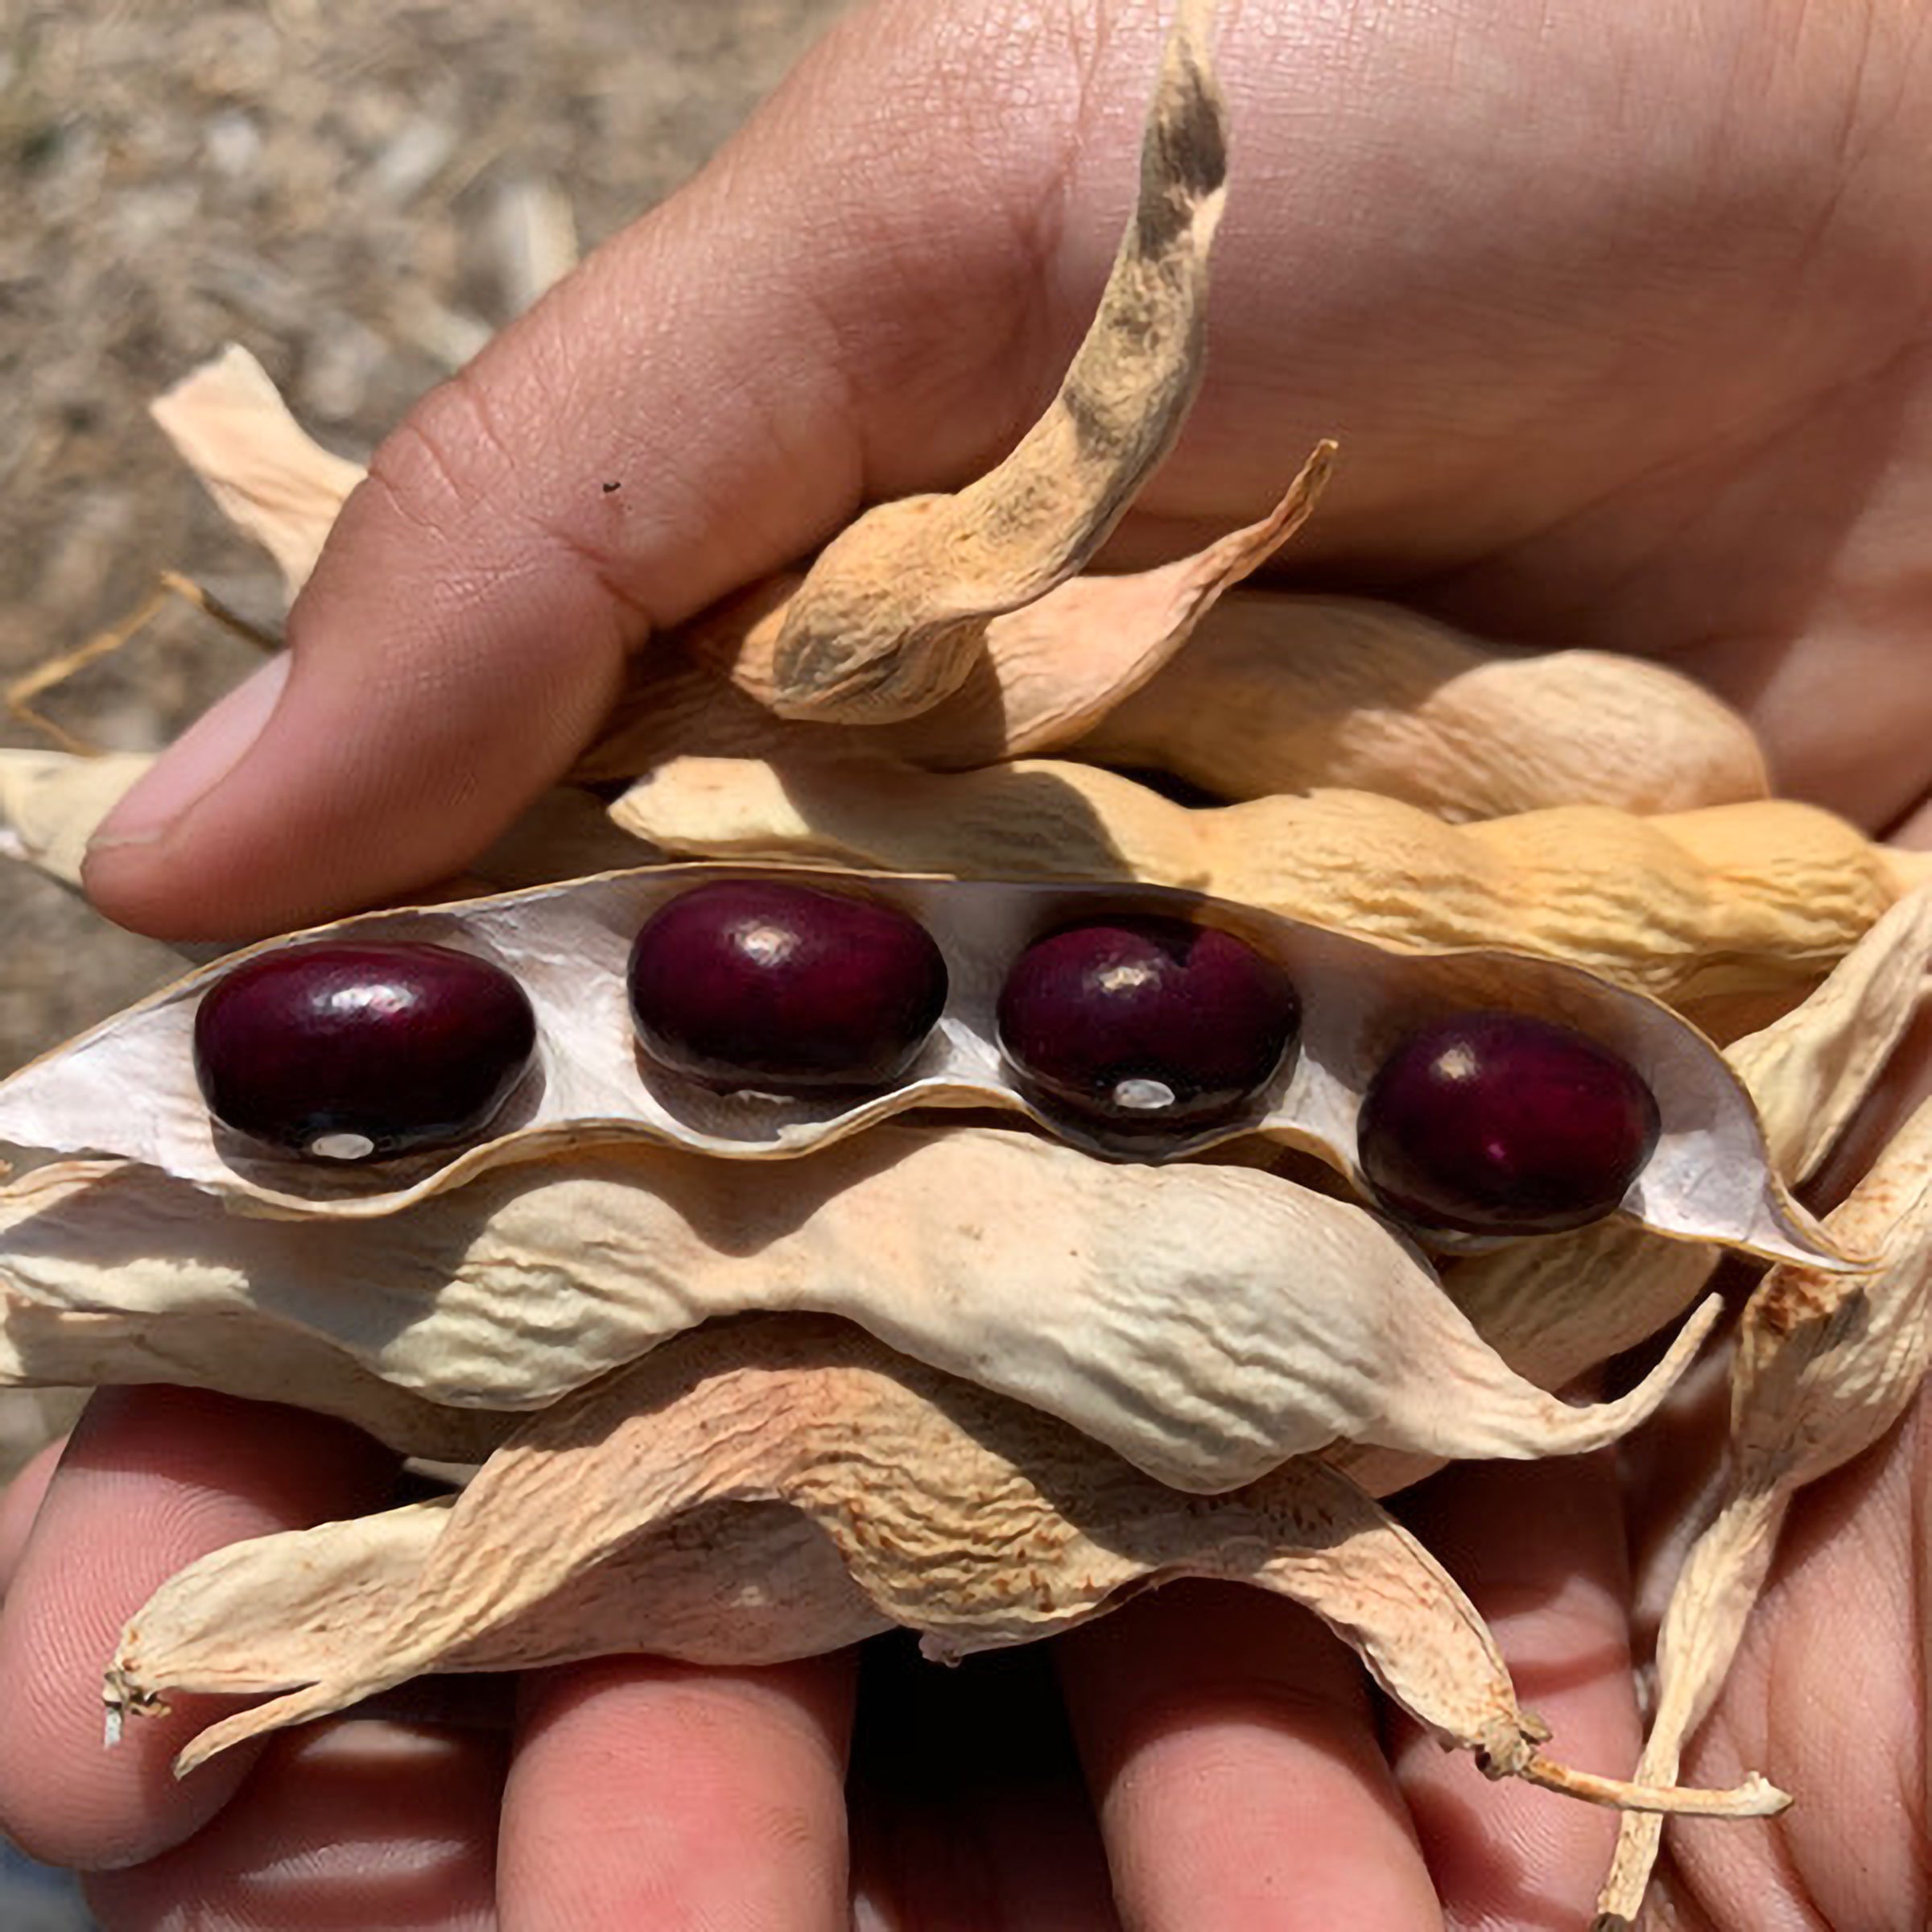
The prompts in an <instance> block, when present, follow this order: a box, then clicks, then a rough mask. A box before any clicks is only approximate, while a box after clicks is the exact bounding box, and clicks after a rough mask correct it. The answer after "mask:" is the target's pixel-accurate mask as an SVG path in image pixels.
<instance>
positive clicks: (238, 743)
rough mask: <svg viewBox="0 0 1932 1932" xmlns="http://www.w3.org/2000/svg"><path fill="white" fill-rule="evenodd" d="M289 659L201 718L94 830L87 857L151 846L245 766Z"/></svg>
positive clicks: (281, 655)
mask: <svg viewBox="0 0 1932 1932" xmlns="http://www.w3.org/2000/svg"><path fill="white" fill-rule="evenodd" d="M288 662H289V658H288V653H287V651H286V650H284V651H280V652H278V653H277V654H276V655H275V656H274V657H272V658H270V659H269V661H268V662H267V663H266V664H264V665H263V666H262V668H261V669H260V670H259V671H255V672H254V673H253V674H252V675H250V677H248V678H247V679H245V680H244V681H243V682H242V683H239V684H237V686H236V687H235V688H234V689H233V691H230V692H229V694H228V695H227V696H225V698H222V699H221V700H219V701H218V702H217V703H216V704H213V706H211V707H210V708H209V709H208V710H207V711H206V712H203V714H202V715H201V716H200V717H199V718H197V719H196V720H195V722H194V723H193V724H192V725H190V726H189V727H188V729H187V730H186V731H184V733H182V734H181V736H180V737H179V738H177V739H176V740H175V742H174V744H173V745H171V746H170V747H169V748H168V749H167V750H166V751H165V752H163V753H162V755H161V759H160V762H159V763H158V764H157V765H156V766H155V768H154V769H153V770H151V771H150V772H149V773H148V774H147V777H145V778H142V781H141V782H140V783H139V784H138V785H137V786H135V787H134V790H133V791H130V792H129V793H128V795H127V796H126V798H124V799H122V800H121V802H120V803H118V805H116V806H115V807H114V810H113V811H110V812H109V814H108V815H107V816H106V817H105V819H102V820H101V824H99V825H98V826H97V828H95V832H94V836H93V837H92V838H91V839H89V840H88V842H87V848H88V850H89V852H105V851H107V850H109V849H111V848H114V847H115V846H118V845H151V844H154V842H155V840H158V839H159V838H162V837H163V836H165V835H166V833H167V829H168V828H169V827H170V826H171V825H172V824H174V823H175V820H176V819H179V818H180V816H181V815H182V813H183V812H184V811H187V810H188V807H189V806H191V805H192V804H193V803H195V802H196V800H197V799H203V798H205V797H206V796H207V795H208V793H209V792H211V791H213V790H214V788H215V787H216V786H217V785H218V784H220V783H221V781H222V780H223V779H224V778H226V777H227V776H228V774H229V773H230V772H231V771H233V770H234V768H235V767H236V766H237V765H239V764H240V763H241V762H242V758H244V757H245V756H246V753H247V751H248V748H249V747H250V745H253V744H254V741H255V740H256V739H257V738H258V737H260V736H261V735H262V726H263V725H266V723H267V722H268V720H269V715H270V712H273V711H274V710H275V705H276V704H277V702H278V701H279V699H280V698H281V696H282V687H283V685H284V684H286V683H287V682H288Z"/></svg>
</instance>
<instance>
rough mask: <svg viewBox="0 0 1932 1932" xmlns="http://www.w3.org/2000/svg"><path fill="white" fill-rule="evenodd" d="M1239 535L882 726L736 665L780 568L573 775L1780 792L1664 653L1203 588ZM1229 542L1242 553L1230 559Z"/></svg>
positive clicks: (996, 648)
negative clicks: (1071, 774) (1540, 644)
mask: <svg viewBox="0 0 1932 1932" xmlns="http://www.w3.org/2000/svg"><path fill="white" fill-rule="evenodd" d="M1306 477H1307V473H1306V472H1305V473H1304V479H1306ZM1303 487H1304V489H1306V487H1307V484H1306V481H1304V484H1303ZM1266 528H1267V526H1265V525H1263V526H1256V530H1257V532H1261V531H1265V530H1266ZM1283 534H1284V535H1286V532H1284V533H1283ZM1249 537H1250V533H1249V532H1245V531H1243V532H1237V533H1236V536H1235V537H1232V538H1227V539H1223V540H1222V543H1220V544H1219V545H1216V546H1215V547H1214V549H1213V550H1211V551H1204V552H1203V553H1202V554H1201V555H1200V556H1199V558H1191V559H1183V560H1182V561H1181V562H1180V563H1179V564H1170V565H1167V566H1166V567H1164V568H1162V569H1161V570H1158V571H1150V572H1144V573H1141V574H1140V575H1137V576H1120V577H1100V576H1080V577H1075V578H1073V579H1071V580H1070V581H1069V582H1067V583H1066V584H1063V585H1062V586H1061V587H1060V588H1059V589H1057V590H1055V591H1052V592H1049V593H1048V594H1047V596H1046V597H1042V598H1041V599H1040V600H1039V601H1038V602H1037V603H1035V604H1032V605H1026V606H1025V607H1024V608H1022V609H1020V610H1018V611H1015V612H1013V613H1010V614H1009V615H1008V616H1005V617H996V618H994V619H993V620H992V621H990V622H989V625H988V626H987V630H986V636H985V656H984V658H983V660H982V662H981V663H980V664H978V665H977V666H976V667H975V668H974V671H973V673H972V675H971V676H969V677H968V679H967V681H966V683H964V684H963V685H962V686H961V687H960V689H959V690H958V691H956V692H955V693H954V694H953V695H952V696H951V697H949V698H947V699H945V700H943V701H942V702H941V703H940V704H938V705H936V706H935V708H933V709H932V710H931V711H928V712H923V713H921V714H920V715H919V716H917V717H914V718H907V719H903V720H899V721H898V722H897V723H894V724H890V725H814V724H810V723H803V722H799V721H796V720H788V719H782V718H779V717H778V716H775V715H774V713H773V712H770V710H768V709H767V708H766V707H765V706H763V705H762V704H758V703H756V702H754V701H752V700H749V699H748V698H747V697H745V696H744V695H742V694H741V692H739V691H736V690H734V689H733V686H732V684H731V683H730V681H729V680H730V676H731V671H732V667H733V664H734V663H739V662H740V661H741V660H746V659H755V658H756V657H757V656H758V654H761V653H763V654H769V650H770V644H771V642H772V641H773V640H774V638H775V637H776V634H777V631H778V626H779V625H780V623H781V622H782V618H783V613H784V609H785V607H786V603H787V602H788V601H789V598H790V597H791V593H792V592H793V590H794V589H795V588H796V584H797V582H798V580H797V579H795V578H793V579H790V580H774V581H772V582H771V583H770V584H765V585H762V586H760V587H759V588H758V590H756V591H754V592H751V593H749V594H747V595H746V596H745V597H740V598H737V599H734V600H733V601H731V602H729V603H728V604H726V605H722V606H720V608H719V609H716V610H714V611H712V612H710V613H707V614H706V616H704V617H702V618H700V619H699V620H698V621H696V622H695V623H693V624H692V625H689V626H687V628H686V629H685V630H683V632H681V633H679V634H678V635H677V636H676V638H675V640H674V642H675V643H676V644H678V645H679V646H681V647H682V650H683V654H684V655H685V657H686V658H687V659H688V660H690V661H686V662H679V658H678V656H677V654H675V653H672V652H651V653H646V654H641V655H640V656H639V657H638V658H637V659H636V660H635V661H634V666H633V669H632V671H631V675H630V682H629V683H628V684H627V686H626V687H625V694H624V696H623V699H622V700H621V702H620V704H619V705H618V706H617V709H616V711H615V712H613V715H612V716H611V718H610V720H609V722H608V724H607V725H606V726H605V730H604V732H603V733H602V734H601V737H600V738H599V739H598V741H597V743H596V744H595V745H592V747H591V749H590V750H589V751H588V753H586V754H585V756H584V760H583V762H582V765H581V766H580V770H581V773H582V774H583V775H584V777H586V778H598V779H606V778H630V777H633V776H635V775H636V774H638V773H641V772H645V771H648V770H651V769H652V768H653V767H654V766H658V765H661V764H663V763H664V762H666V761H667V760H668V759H671V758H677V757H679V756H688V755H696V756H701V757H707V758H770V759H774V760H778V761H786V760H796V759H800V758H890V759H896V760H898V761H900V762H903V763H906V764H909V765H917V766H923V767H925V768H926V769H927V770H935V771H949V770H965V769H968V768H970V767H972V766H980V765H991V764H996V763H1000V762H1005V761H1006V760H1009V759H1013V758H1025V757H1030V756H1034V755H1036V754H1038V753H1047V752H1055V751H1061V750H1066V749H1069V748H1071V756H1073V757H1075V758H1080V759H1081V760H1083V761H1084V762H1089V763H1093V764H1099V765H1112V766H1126V767H1130V768H1134V769H1143V770H1151V771H1160V772H1165V773H1167V774H1170V775H1171V776H1173V777H1174V778H1181V779H1183V780H1185V781H1186V782H1187V783H1189V784H1191V785H1193V786H1196V787H1198V788H1199V790H1201V791H1205V792H1208V793H1209V794H1210V795H1215V796H1218V797H1220V798H1223V799H1256V798H1264V797H1268V796H1270V795H1274V794H1276V793H1289V792H1298V791H1308V790H1311V789H1312V788H1315V787H1317V786H1319V787H1325V788H1333V787H1337V786H1341V787H1347V788H1351V789H1355V790H1360V791H1374V792H1379V793H1381V794H1382V795H1385V796H1386V797H1389V798H1397V799H1406V801H1407V802H1408V803H1410V804H1414V805H1417V806H1420V807H1423V808H1424V809H1426V810H1428V811H1434V812H1435V813H1437V814H1438V815H1440V816H1442V817H1443V818H1446V819H1452V820H1461V819H1480V818H1493V817H1497V816H1501V815H1505V814H1507V813H1511V812H1518V811H1536V810H1538V809H1540V808H1542V807H1546V806H1551V805H1574V804H1596V805H1610V806H1615V807H1619V808H1620V809H1621V810H1624V811H1641V812H1661V811H1685V810H1688V809H1689V808H1691V807H1694V806H1699V805H1718V804H1728V803H1736V802H1738V801H1740V800H1743V799H1754V798H1761V797H1763V796H1765V794H1766V792H1767V791H1768V789H1769V786H1768V783H1767V780H1766V777H1765V762H1764V757H1763V754H1762V753H1761V751H1760V749H1758V745H1757V740H1756V738H1755V737H1753V735H1752V732H1751V729H1750V728H1749V726H1748V725H1746V724H1745V723H1744V720H1743V719H1741V718H1740V717H1739V716H1737V714H1736V712H1733V711H1732V710H1731V709H1730V708H1728V706H1726V705H1724V704H1721V703H1720V702H1719V700H1717V699H1715V698H1714V697H1712V696H1711V695H1710V694H1709V693H1708V692H1707V691H1703V690H1701V689H1699V687H1697V686H1696V685H1695V684H1693V683H1691V681H1690V680H1689V679H1687V678H1685V677H1683V676H1682V675H1680V674H1679V673H1678V672H1676V671H1671V670H1670V669H1668V668H1667V667H1665V666H1662V665H1661V664H1653V663H1645V661H1644V660H1642V659H1641V658H1628V657H1619V656H1616V655H1615V654H1612V653H1609V652H1603V651H1586V650H1563V651H1550V652H1542V653H1538V652H1530V651H1523V650H1505V649H1503V648H1501V647H1500V646H1490V645H1484V644H1481V643H1479V642H1477V641H1476V640H1475V639H1473V638H1466V637H1463V636H1462V635H1460V634H1458V633H1456V632H1455V631H1453V630H1450V629H1449V628H1448V627H1447V626H1446V625H1441V624H1437V623H1432V622H1431V621H1429V620H1428V619H1427V618H1425V617H1418V616H1417V615H1416V614H1415V613H1413V612H1410V611H1406V610H1404V609H1401V608H1399V607H1398V606H1397V605H1390V604H1376V603H1370V602H1368V601H1364V600H1361V599H1356V598H1344V597H1298V596H1294V595H1290V594H1287V593H1284V592H1277V591H1266V590H1249V589H1236V590H1234V591H1232V592H1228V593H1227V594H1225V595H1222V596H1220V597H1219V598H1218V601H1213V602H1212V603H1210V602H1209V601H1208V598H1209V597H1210V596H1211V595H1212V592H1213V591H1214V590H1215V589H1217V588H1219V586H1220V584H1222V583H1224V582H1226V581H1228V580H1231V579H1232V576H1233V574H1234V570H1235V568H1236V565H1237V564H1238V566H1239V568H1242V569H1244V570H1245V569H1248V568H1253V567H1254V565H1255V564H1257V563H1258V562H1259V561H1261V558H1260V556H1259V555H1258V554H1257V552H1258V551H1259V547H1260V546H1259V544H1258V543H1244V542H1243V540H1244V539H1249ZM1237 544H1239V545H1241V547H1240V548H1239V549H1236V545H1237ZM1217 553H1224V554H1228V553H1232V554H1229V555H1228V563H1227V564H1222V565H1219V566H1216V564H1215V562H1214V559H1216V554H1217ZM1183 643H1184V644H1185V648H1183V647H1182V646H1183Z"/></svg>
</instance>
